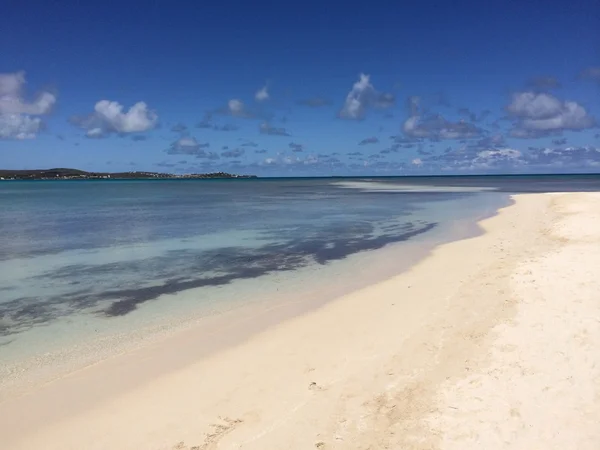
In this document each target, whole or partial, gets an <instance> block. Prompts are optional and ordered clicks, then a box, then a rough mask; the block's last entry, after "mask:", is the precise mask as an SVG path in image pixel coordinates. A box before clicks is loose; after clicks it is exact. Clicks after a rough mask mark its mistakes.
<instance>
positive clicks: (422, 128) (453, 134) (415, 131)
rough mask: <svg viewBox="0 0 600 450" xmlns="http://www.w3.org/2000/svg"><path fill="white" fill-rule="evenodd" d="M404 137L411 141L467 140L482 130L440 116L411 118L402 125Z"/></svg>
mask: <svg viewBox="0 0 600 450" xmlns="http://www.w3.org/2000/svg"><path fill="white" fill-rule="evenodd" d="M402 131H403V132H404V134H405V136H407V137H409V138H412V139H434V140H442V139H468V138H474V137H478V136H480V135H481V134H482V132H483V130H481V129H480V128H478V127H476V126H475V125H473V124H472V123H469V122H466V121H464V120H460V121H458V122H451V121H448V120H446V119H444V118H443V117H442V116H440V115H439V114H438V115H433V116H429V117H427V116H426V117H422V116H418V115H417V116H411V117H409V118H408V119H406V121H405V122H404V124H403V125H402Z"/></svg>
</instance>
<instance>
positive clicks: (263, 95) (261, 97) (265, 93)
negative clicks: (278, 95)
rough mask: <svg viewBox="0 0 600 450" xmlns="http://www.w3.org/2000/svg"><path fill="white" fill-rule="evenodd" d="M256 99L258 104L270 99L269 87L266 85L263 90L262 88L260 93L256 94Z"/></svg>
mask: <svg viewBox="0 0 600 450" xmlns="http://www.w3.org/2000/svg"><path fill="white" fill-rule="evenodd" d="M254 99H255V100H256V101H257V102H264V101H265V100H268V99H269V90H268V85H266V84H265V85H264V86H263V87H262V88H260V89H259V90H258V91H256V94H254Z"/></svg>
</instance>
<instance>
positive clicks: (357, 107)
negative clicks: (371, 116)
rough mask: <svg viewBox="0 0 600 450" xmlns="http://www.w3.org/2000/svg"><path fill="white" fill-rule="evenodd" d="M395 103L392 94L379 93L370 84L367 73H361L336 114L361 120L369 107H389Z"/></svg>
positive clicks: (343, 117) (344, 117)
mask: <svg viewBox="0 0 600 450" xmlns="http://www.w3.org/2000/svg"><path fill="white" fill-rule="evenodd" d="M394 103H395V97H394V95H393V94H389V93H380V92H377V91H376V90H375V88H374V87H373V85H372V84H371V81H370V77H369V75H365V74H364V73H361V74H360V76H359V79H358V81H357V82H356V83H354V85H353V86H352V89H351V90H350V92H348V95H347V96H346V100H345V101H344V105H343V106H342V109H341V110H340V112H339V114H338V116H339V117H340V118H342V119H349V120H361V119H363V118H364V117H365V114H366V111H367V109H368V108H370V107H375V108H389V107H390V106H393V105H394Z"/></svg>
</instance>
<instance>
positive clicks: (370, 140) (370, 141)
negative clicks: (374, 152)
mask: <svg viewBox="0 0 600 450" xmlns="http://www.w3.org/2000/svg"><path fill="white" fill-rule="evenodd" d="M378 142H379V139H378V138H377V137H375V136H373V137H368V138H365V139H363V140H362V141H360V142H359V143H358V145H369V144H377V143H378Z"/></svg>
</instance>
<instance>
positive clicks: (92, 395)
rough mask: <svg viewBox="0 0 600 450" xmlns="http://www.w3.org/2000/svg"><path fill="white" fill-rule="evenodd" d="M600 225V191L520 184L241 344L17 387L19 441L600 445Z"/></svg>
mask: <svg viewBox="0 0 600 450" xmlns="http://www.w3.org/2000/svg"><path fill="white" fill-rule="evenodd" d="M599 223H600V194H579V193H574V194H557V195H549V194H532V195H520V196H516V202H515V204H514V205H512V206H510V207H507V208H505V209H503V210H501V211H500V213H499V214H498V215H497V216H495V217H493V218H491V219H487V220H485V221H483V222H482V223H481V226H482V227H483V228H484V230H485V231H486V232H485V234H483V235H481V236H478V237H475V238H472V239H467V240H462V241H458V242H453V243H450V244H445V245H443V246H440V247H438V248H437V249H435V250H434V251H433V253H432V254H431V255H430V256H428V257H427V258H425V259H424V260H422V261H421V262H419V263H418V264H416V265H415V266H414V267H412V268H411V269H410V270H408V271H406V272H404V273H402V274H401V275H398V276H396V277H393V278H391V279H389V280H387V281H384V282H381V283H377V284H374V285H371V286H368V287H366V288H364V289H360V290H357V291H355V292H352V293H351V294H348V295H344V296H342V297H340V298H338V299H337V300H335V301H333V302H330V303H327V304H325V305H323V306H322V307H320V308H318V309H317V310H314V311H311V312H309V313H305V314H301V315H299V316H297V317H295V318H293V319H289V320H285V321H283V322H281V323H278V324H273V325H272V326H270V327H268V328H267V329H266V330H264V331H261V332H258V333H254V334H252V335H251V336H249V337H248V338H247V339H245V340H244V341H243V342H241V343H236V344H232V345H226V344H227V343H223V344H224V345H223V348H222V349H221V350H220V351H218V352H214V353H211V354H206V355H205V354H204V352H202V350H201V349H202V346H203V345H206V343H201V342H195V341H194V339H195V336H197V335H195V334H194V333H193V332H186V333H182V334H180V335H176V336H172V337H170V338H168V339H165V340H164V341H162V342H160V343H154V344H153V345H149V346H147V347H144V348H142V349H139V350H137V351H134V352H130V353H128V354H126V355H121V356H119V357H115V358H112V359H108V360H106V361H103V362H102V363H99V364H96V365H93V366H91V367H88V368H86V369H83V370H80V371H77V372H74V373H73V374H71V375H69V376H66V377H63V378H61V379H59V380H57V381H55V382H52V383H50V384H47V385H45V386H43V387H40V388H37V389H35V390H33V391H32V392H30V393H29V394H27V395H23V396H18V397H15V398H11V399H9V400H6V401H4V402H3V403H0V418H1V420H0V436H2V447H3V448H9V449H37V448H44V449H68V448H73V449H75V448H76V449H142V448H143V449H175V448H179V449H192V448H197V449H216V448H219V449H230V448H231V449H234V448H244V449H261V450H264V449H280V448H289V449H306V448H321V449H384V448H390V449H391V448H402V449H432V448H439V449H469V448H473V449H475V448H477V449H479V448H486V449H500V448H511V449H514V448H523V449H525V448H527V449H530V448H556V449H558V448H560V449H569V448H573V449H597V448H600V427H598V426H597V424H598V423H600V402H599V401H598V398H599V397H600V319H599V318H600V294H599V293H600V276H599V275H600V228H599V227H598V224H599ZM233 328H235V327H233ZM231 331H232V333H231V334H232V335H235V329H232V330H231ZM196 350H197V355H198V357H197V358H195V357H194V356H195V353H194V352H195V351H196ZM182 351H183V352H185V353H186V354H185V357H186V358H185V359H186V361H190V363H188V364H174V361H175V360H179V359H180V358H181V355H180V352H182ZM171 367H172V369H171ZM153 368H161V370H160V371H159V370H155V369H153ZM149 372H151V373H155V374H156V376H148V373H149ZM115 386H119V389H116V388H115Z"/></svg>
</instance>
